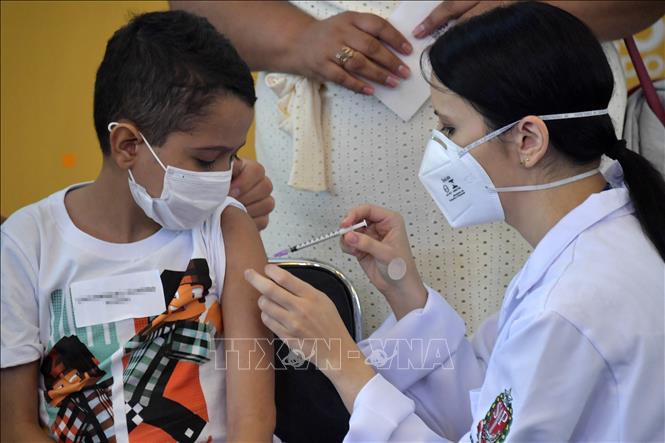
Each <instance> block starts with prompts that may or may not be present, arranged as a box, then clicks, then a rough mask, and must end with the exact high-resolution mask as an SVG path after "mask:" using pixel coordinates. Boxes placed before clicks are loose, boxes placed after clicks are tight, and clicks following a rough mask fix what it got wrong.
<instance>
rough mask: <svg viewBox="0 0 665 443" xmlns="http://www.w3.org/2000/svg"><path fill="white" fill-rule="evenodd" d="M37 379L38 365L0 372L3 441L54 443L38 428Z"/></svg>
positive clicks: (33, 363) (14, 367) (10, 368)
mask: <svg viewBox="0 0 665 443" xmlns="http://www.w3.org/2000/svg"><path fill="white" fill-rule="evenodd" d="M38 376H39V361H34V362H32V363H27V364H23V365H19V366H13V367H8V368H3V369H2V370H1V371H0V390H1V392H2V401H1V402H0V413H1V415H2V420H1V421H2V423H0V429H2V438H0V440H2V441H11V442H17V443H19V442H30V443H32V442H49V441H51V439H50V438H48V435H47V434H46V432H45V431H44V430H43V429H42V428H41V427H40V425H39V399H38V395H39V394H38V392H39V391H38V389H37V379H38Z"/></svg>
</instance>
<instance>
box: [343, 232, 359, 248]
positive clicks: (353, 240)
mask: <svg viewBox="0 0 665 443" xmlns="http://www.w3.org/2000/svg"><path fill="white" fill-rule="evenodd" d="M346 239H347V240H348V242H349V243H351V244H353V245H355V244H356V243H358V236H357V235H356V234H354V233H353V232H349V233H348V234H346Z"/></svg>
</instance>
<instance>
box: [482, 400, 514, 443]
mask: <svg viewBox="0 0 665 443" xmlns="http://www.w3.org/2000/svg"><path fill="white" fill-rule="evenodd" d="M510 391H511V390H510V389H505V390H504V391H503V392H502V393H501V394H499V395H497V397H496V399H494V402H493V403H492V406H490V409H489V411H487V414H485V418H483V419H482V420H480V422H478V427H477V428H476V430H477V431H478V443H502V442H503V441H505V440H506V437H507V436H508V432H509V431H510V425H511V423H512V422H513V405H512V402H513V397H512V396H511V395H510Z"/></svg>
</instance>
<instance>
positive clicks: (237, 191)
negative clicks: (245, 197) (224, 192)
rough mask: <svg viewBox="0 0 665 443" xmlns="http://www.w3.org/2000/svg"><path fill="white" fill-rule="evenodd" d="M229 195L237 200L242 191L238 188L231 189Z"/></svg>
mask: <svg viewBox="0 0 665 443" xmlns="http://www.w3.org/2000/svg"><path fill="white" fill-rule="evenodd" d="M229 195H230V196H231V197H233V198H236V197H237V196H239V195H240V189H238V188H235V189H231V192H229Z"/></svg>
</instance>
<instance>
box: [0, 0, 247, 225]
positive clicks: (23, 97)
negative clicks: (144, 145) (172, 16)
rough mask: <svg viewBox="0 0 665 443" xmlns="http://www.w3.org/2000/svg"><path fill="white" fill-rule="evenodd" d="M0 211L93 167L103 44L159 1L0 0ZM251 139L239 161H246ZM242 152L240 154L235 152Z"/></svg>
mask: <svg viewBox="0 0 665 443" xmlns="http://www.w3.org/2000/svg"><path fill="white" fill-rule="evenodd" d="M0 7H1V8H2V10H1V16H2V28H1V30H0V31H1V34H2V51H1V59H2V60H1V69H2V73H1V80H2V91H1V92H2V94H1V97H2V100H1V101H2V109H1V113H2V126H1V134H2V137H1V143H0V154H1V155H0V157H1V171H0V179H1V180H0V181H1V183H0V187H1V202H2V207H1V208H0V213H1V214H3V215H9V214H11V213H12V212H13V211H15V210H16V209H18V208H20V207H22V206H25V205H26V204H29V203H31V202H34V201H36V200H39V199H41V198H43V197H45V196H47V195H49V194H51V193H53V192H54V191H57V190H58V189H61V188H63V187H65V186H67V185H68V184H71V183H75V182H80V181H85V180H92V179H94V178H95V177H96V175H97V173H98V171H99V168H100V166H101V153H100V150H99V145H98V143H97V137H96V135H95V130H94V127H93V119H92V99H93V88H94V81H95V73H96V70H97V66H98V65H99V62H100V61H101V59H102V56H103V55H104V49H105V47H106V41H107V40H108V39H109V38H110V37H111V35H112V34H113V32H114V31H115V30H116V29H118V28H119V27H120V26H122V25H123V24H125V23H126V22H127V20H128V19H129V17H130V16H131V14H132V13H141V12H147V11H154V10H160V9H166V8H168V4H167V2H166V1H124V2H123V1H78V2H76V1H62V2H61V1H50V2H49V1H45V2H36V1H35V2H33V1H2V2H1V3H0ZM253 144H254V143H253V140H252V139H251V137H250V140H248V144H247V145H248V148H245V149H246V152H244V155H245V156H249V157H253V155H254V153H253ZM241 155H242V154H241Z"/></svg>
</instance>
